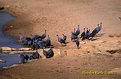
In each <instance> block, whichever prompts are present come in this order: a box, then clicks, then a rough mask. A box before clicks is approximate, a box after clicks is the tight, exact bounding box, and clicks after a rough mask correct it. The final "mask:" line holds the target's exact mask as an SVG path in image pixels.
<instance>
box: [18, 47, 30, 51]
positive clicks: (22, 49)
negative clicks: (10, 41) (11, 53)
mask: <svg viewBox="0 0 121 79" xmlns="http://www.w3.org/2000/svg"><path fill="white" fill-rule="evenodd" d="M18 50H20V51H29V50H32V49H31V48H19V49H18Z"/></svg>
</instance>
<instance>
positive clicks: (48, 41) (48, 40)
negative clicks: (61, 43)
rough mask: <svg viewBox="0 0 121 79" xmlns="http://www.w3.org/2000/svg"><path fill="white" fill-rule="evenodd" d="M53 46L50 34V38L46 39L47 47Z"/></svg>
mask: <svg viewBox="0 0 121 79" xmlns="http://www.w3.org/2000/svg"><path fill="white" fill-rule="evenodd" d="M50 46H51V39H50V37H49V35H48V39H47V40H46V41H45V47H50Z"/></svg>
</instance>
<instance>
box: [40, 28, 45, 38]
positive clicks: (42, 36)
mask: <svg viewBox="0 0 121 79" xmlns="http://www.w3.org/2000/svg"><path fill="white" fill-rule="evenodd" d="M44 38H46V30H45V32H44V33H43V34H42V35H41V39H44Z"/></svg>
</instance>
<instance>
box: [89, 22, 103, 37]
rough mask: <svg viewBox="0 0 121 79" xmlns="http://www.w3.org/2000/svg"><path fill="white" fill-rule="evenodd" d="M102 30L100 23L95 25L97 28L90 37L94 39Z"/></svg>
mask: <svg viewBox="0 0 121 79" xmlns="http://www.w3.org/2000/svg"><path fill="white" fill-rule="evenodd" d="M101 29H102V22H101V23H100V24H97V27H96V28H95V29H94V30H93V31H92V32H91V34H90V37H95V36H96V34H97V33H99V32H100V30H101Z"/></svg>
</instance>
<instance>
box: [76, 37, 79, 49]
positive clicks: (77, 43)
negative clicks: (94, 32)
mask: <svg viewBox="0 0 121 79" xmlns="http://www.w3.org/2000/svg"><path fill="white" fill-rule="evenodd" d="M75 42H76V46H77V48H78V49H79V45H80V42H79V40H78V39H75Z"/></svg>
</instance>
